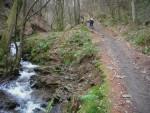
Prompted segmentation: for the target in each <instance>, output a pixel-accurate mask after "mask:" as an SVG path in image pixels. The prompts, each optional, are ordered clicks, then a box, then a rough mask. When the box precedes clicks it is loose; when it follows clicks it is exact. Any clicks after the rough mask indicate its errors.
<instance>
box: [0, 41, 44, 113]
mask: <svg viewBox="0 0 150 113" xmlns="http://www.w3.org/2000/svg"><path fill="white" fill-rule="evenodd" d="M15 54H16V47H15V44H14V43H12V44H11V55H12V56H14V55H15ZM20 64H21V69H20V71H19V74H20V76H19V77H18V78H17V79H16V80H13V81H10V82H8V83H4V84H1V85H0V90H1V91H4V92H6V94H7V95H8V96H11V97H13V98H14V99H15V100H16V102H17V103H18V104H19V107H17V108H16V109H15V111H16V112H17V113H18V112H19V113H37V110H38V111H44V109H43V108H41V104H42V103H43V102H42V100H40V99H37V98H36V97H34V96H32V93H33V90H32V88H31V84H30V79H31V77H32V76H36V72H35V71H34V69H35V68H37V67H38V66H37V65H33V64H32V63H30V62H28V61H23V60H22V61H21V62H20ZM0 113H10V112H4V111H2V110H0Z"/></svg>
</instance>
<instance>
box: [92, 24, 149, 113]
mask: <svg viewBox="0 0 150 113" xmlns="http://www.w3.org/2000/svg"><path fill="white" fill-rule="evenodd" d="M95 32H96V34H97V35H98V38H97V40H100V43H99V45H98V47H99V49H101V50H100V51H101V54H102V59H104V60H103V62H104V63H106V64H105V65H107V67H108V68H109V70H112V75H111V76H112V77H111V81H112V83H111V85H114V86H112V88H113V89H112V90H113V91H112V92H114V93H113V94H115V96H116V97H115V96H114V95H113V97H112V98H114V100H115V98H116V101H119V102H116V103H115V104H117V105H116V106H115V107H114V108H116V111H115V110H114V111H113V112H114V113H133V112H134V113H150V57H148V56H145V55H142V54H140V53H138V52H136V51H135V50H134V49H133V48H132V47H131V46H129V44H128V43H127V42H126V41H124V40H122V39H121V38H117V36H116V35H115V36H114V35H113V34H112V33H110V32H109V31H106V30H105V29H104V28H103V27H102V26H101V25H100V24H99V23H96V24H95ZM117 99H118V100H117ZM120 101H121V102H120ZM133 103H134V104H133ZM132 105H134V106H135V107H136V108H135V109H132V110H131V109H130V108H131V106H132ZM113 106H114V105H113ZM118 106H119V108H118V109H117V107H118ZM132 107H133V106H132Z"/></svg>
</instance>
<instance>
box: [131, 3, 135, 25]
mask: <svg viewBox="0 0 150 113" xmlns="http://www.w3.org/2000/svg"><path fill="white" fill-rule="evenodd" d="M131 8H132V21H133V22H135V19H136V12H135V0H132V1H131Z"/></svg>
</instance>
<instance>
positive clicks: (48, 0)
mask: <svg viewBox="0 0 150 113" xmlns="http://www.w3.org/2000/svg"><path fill="white" fill-rule="evenodd" d="M50 1H51V0H47V1H46V3H45V4H44V5H43V6H42V7H41V8H40V9H39V10H37V11H36V12H34V13H33V14H32V15H30V16H29V17H28V18H27V19H26V21H28V20H29V19H30V18H31V17H32V16H34V15H36V14H38V13H39V12H40V11H42V9H43V8H45V7H46V6H47V4H48V3H49V2H50Z"/></svg>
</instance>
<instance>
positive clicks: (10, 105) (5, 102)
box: [0, 91, 19, 111]
mask: <svg viewBox="0 0 150 113" xmlns="http://www.w3.org/2000/svg"><path fill="white" fill-rule="evenodd" d="M0 103H1V104H0V109H2V110H6V111H7V110H8V111H9V110H14V109H15V108H16V107H18V106H19V104H17V102H16V101H15V100H13V99H12V98H11V97H9V96H8V95H6V94H5V93H4V92H2V91H0Z"/></svg>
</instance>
